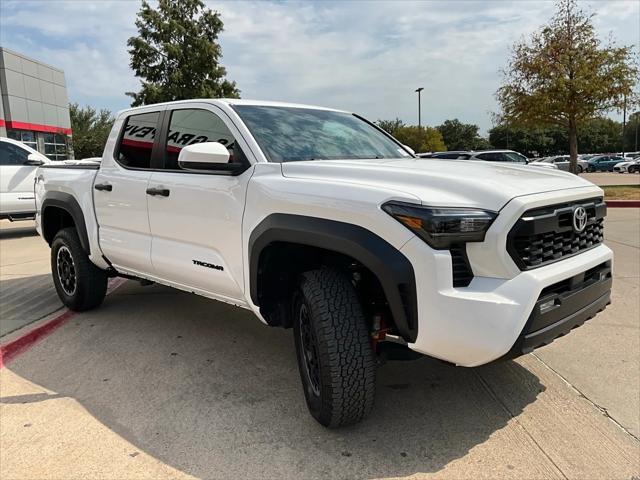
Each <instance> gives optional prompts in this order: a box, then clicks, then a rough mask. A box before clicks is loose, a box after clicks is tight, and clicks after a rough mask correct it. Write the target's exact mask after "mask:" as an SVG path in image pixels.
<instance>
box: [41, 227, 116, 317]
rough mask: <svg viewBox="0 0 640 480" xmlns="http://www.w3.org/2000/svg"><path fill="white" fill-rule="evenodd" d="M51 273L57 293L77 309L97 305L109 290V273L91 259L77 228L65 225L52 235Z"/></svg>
mask: <svg viewBox="0 0 640 480" xmlns="http://www.w3.org/2000/svg"><path fill="white" fill-rule="evenodd" d="M69 258H70V259H71V260H69ZM51 274H52V275H53V283H54V285H55V287H56V292H58V297H60V300H62V303H64V304H65V305H66V306H67V307H68V308H69V309H71V310H75V311H76V312H81V311H84V310H90V309H92V308H95V307H97V306H98V305H100V304H101V303H102V301H103V300H104V297H105V295H106V293H107V280H108V279H107V273H106V272H105V271H104V270H100V269H99V268H98V267H96V266H95V265H94V264H93V263H91V261H90V260H89V257H88V255H87V254H86V253H85V251H84V249H83V248H82V245H81V244H80V239H79V238H78V232H77V231H76V229H75V228H63V229H62V230H60V231H59V232H58V233H57V234H56V236H55V237H54V238H53V242H51Z"/></svg>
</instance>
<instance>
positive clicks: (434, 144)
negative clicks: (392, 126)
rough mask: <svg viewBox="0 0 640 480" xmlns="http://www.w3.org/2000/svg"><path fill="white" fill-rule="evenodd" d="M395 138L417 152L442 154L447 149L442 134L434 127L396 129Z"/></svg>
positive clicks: (407, 126) (412, 126) (408, 126)
mask: <svg viewBox="0 0 640 480" xmlns="http://www.w3.org/2000/svg"><path fill="white" fill-rule="evenodd" d="M393 136H394V137H395V138H396V139H397V140H398V141H399V142H400V143H402V144H404V145H407V146H409V147H411V148H413V149H414V150H415V151H416V152H440V151H443V150H446V149H447V146H446V145H445V143H444V141H443V140H442V135H441V134H440V132H439V131H438V130H436V129H435V128H432V127H418V126H416V125H405V126H402V127H399V128H398V129H396V131H395V133H394V134H393Z"/></svg>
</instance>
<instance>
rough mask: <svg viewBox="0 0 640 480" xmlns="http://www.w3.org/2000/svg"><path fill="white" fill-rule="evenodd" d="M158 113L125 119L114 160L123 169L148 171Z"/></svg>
mask: <svg viewBox="0 0 640 480" xmlns="http://www.w3.org/2000/svg"><path fill="white" fill-rule="evenodd" d="M159 119H160V112H150V113H141V114H138V115H131V116H130V117H128V118H127V120H126V121H125V123H124V127H123V128H122V133H121V134H120V143H119V145H118V149H117V154H116V160H117V161H118V163H119V164H120V165H122V166H123V167H125V168H136V169H150V168H151V152H152V151H153V144H154V141H155V138H156V131H157V128H158V120H159Z"/></svg>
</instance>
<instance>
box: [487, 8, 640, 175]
mask: <svg viewBox="0 0 640 480" xmlns="http://www.w3.org/2000/svg"><path fill="white" fill-rule="evenodd" d="M592 18H593V15H587V14H585V13H584V12H583V11H582V10H580V9H579V8H578V6H577V3H576V0H559V1H558V2H557V11H556V13H555V15H554V16H553V17H552V18H551V20H550V21H549V23H548V24H547V25H545V26H543V27H542V28H541V29H540V30H539V31H537V32H535V33H534V34H533V35H532V36H531V38H530V39H529V40H528V41H527V40H522V41H520V42H518V43H516V44H515V45H514V47H513V51H512V55H511V59H510V61H509V64H508V66H507V68H506V69H505V70H504V72H503V74H504V79H503V83H502V86H501V87H500V88H499V89H498V91H497V93H496V97H497V99H498V102H499V103H500V107H501V109H502V112H501V116H502V119H503V121H504V122H506V123H508V124H517V125H523V126H545V125H557V126H560V127H562V128H564V129H565V130H566V131H567V136H568V143H569V152H570V155H571V170H572V171H573V172H575V171H577V155H578V131H579V128H580V127H581V126H582V125H584V123H585V122H586V121H587V120H589V119H591V118H593V117H595V116H598V115H600V114H603V113H604V112H607V111H610V110H612V109H620V108H622V106H623V103H624V100H625V97H626V98H627V101H628V103H629V104H630V105H633V104H635V102H636V101H637V99H636V97H635V96H634V93H633V88H634V85H635V84H636V82H637V79H638V67H637V61H636V60H637V59H636V57H635V55H634V53H633V49H632V47H629V46H625V47H617V46H616V45H615V44H614V43H613V41H610V42H609V43H608V44H607V45H604V46H603V45H602V43H601V41H600V40H599V39H598V38H597V37H596V34H595V31H594V27H593V22H592Z"/></svg>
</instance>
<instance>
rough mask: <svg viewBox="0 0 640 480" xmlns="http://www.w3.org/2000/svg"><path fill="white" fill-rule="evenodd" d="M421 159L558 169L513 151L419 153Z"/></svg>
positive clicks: (553, 165) (550, 164)
mask: <svg viewBox="0 0 640 480" xmlns="http://www.w3.org/2000/svg"><path fill="white" fill-rule="evenodd" d="M417 155H418V157H420V158H439V159H442V160H484V161H486V162H505V163H519V164H522V165H532V166H536V167H547V168H554V169H556V168H558V166H557V165H555V164H554V163H545V162H539V163H535V162H531V161H530V160H529V159H528V158H527V157H525V156H524V155H522V154H521V153H518V152H515V151H513V150H478V151H474V150H469V151H467V150H457V151H448V152H430V153H418V154H417Z"/></svg>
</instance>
